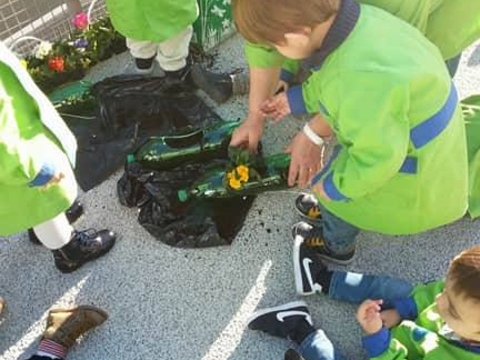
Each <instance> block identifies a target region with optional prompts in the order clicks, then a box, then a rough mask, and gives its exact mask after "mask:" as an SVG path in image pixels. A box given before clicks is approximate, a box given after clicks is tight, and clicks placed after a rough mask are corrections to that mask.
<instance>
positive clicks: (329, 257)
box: [292, 221, 355, 265]
mask: <svg viewBox="0 0 480 360" xmlns="http://www.w3.org/2000/svg"><path fill="white" fill-rule="evenodd" d="M292 238H293V240H294V242H295V243H296V242H297V238H298V239H299V240H298V241H299V242H300V243H302V244H304V245H305V246H307V247H309V248H311V249H313V250H314V252H315V253H316V254H317V255H318V257H320V258H321V259H323V260H326V261H331V262H333V263H336V264H339V265H347V264H349V263H351V262H352V261H353V256H354V255H355V250H352V251H349V252H347V253H342V254H338V253H334V252H333V251H331V250H330V249H329V248H328V246H327V243H326V242H325V238H324V237H323V230H322V227H321V226H315V225H311V224H309V223H307V222H305V221H300V222H298V223H296V224H295V225H293V226H292ZM294 259H295V246H294Z"/></svg>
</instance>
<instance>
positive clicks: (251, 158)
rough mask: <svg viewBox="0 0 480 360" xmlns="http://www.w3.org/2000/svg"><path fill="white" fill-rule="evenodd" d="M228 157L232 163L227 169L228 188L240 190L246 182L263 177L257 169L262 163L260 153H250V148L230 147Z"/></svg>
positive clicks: (226, 180)
mask: <svg viewBox="0 0 480 360" xmlns="http://www.w3.org/2000/svg"><path fill="white" fill-rule="evenodd" d="M228 157H229V159H230V164H229V165H228V166H227V169H226V171H225V184H226V187H227V188H229V189H232V190H240V189H242V187H243V186H244V185H245V184H246V183H248V182H250V181H256V180H260V179H261V176H260V174H259V173H258V171H257V169H258V167H259V166H261V163H262V161H261V158H260V156H259V155H256V154H252V153H250V151H249V150H248V149H244V148H240V147H230V148H229V149H228Z"/></svg>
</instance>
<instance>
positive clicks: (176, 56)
mask: <svg viewBox="0 0 480 360" xmlns="http://www.w3.org/2000/svg"><path fill="white" fill-rule="evenodd" d="M192 34H193V27H192V26H191V25H190V26H188V27H187V28H186V29H185V30H183V31H181V32H179V33H178V34H177V35H175V36H173V37H171V38H170V39H168V40H165V41H163V42H161V43H155V42H151V41H140V40H135V39H127V47H128V48H129V49H130V54H132V56H133V57H134V58H138V59H150V58H152V57H154V56H155V54H157V61H158V63H159V64H160V67H161V68H162V70H165V71H177V70H180V69H182V68H184V67H185V65H187V56H188V48H189V45H190V40H191V39H192Z"/></svg>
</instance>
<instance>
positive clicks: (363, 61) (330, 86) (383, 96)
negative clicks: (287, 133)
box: [232, 0, 468, 264]
mask: <svg viewBox="0 0 480 360" xmlns="http://www.w3.org/2000/svg"><path fill="white" fill-rule="evenodd" d="M232 6H233V16H234V19H235V22H236V25H237V27H238V30H239V31H240V33H241V34H242V35H243V36H244V37H245V38H246V39H247V40H248V41H250V42H251V43H256V44H260V45H267V46H273V47H275V49H276V50H277V51H278V52H279V53H281V54H282V55H284V56H286V57H288V58H290V59H294V60H301V63H302V67H303V68H304V70H305V71H308V72H309V73H310V76H309V78H308V79H307V81H306V82H304V83H303V86H301V87H295V88H291V89H289V90H288V92H287V93H286V95H285V96H284V98H283V101H282V102H281V104H277V105H276V106H274V108H276V110H275V109H274V110H273V111H274V112H275V111H277V110H278V109H279V108H282V107H288V108H289V109H290V110H292V112H293V113H305V112H308V113H311V114H317V115H318V116H316V117H314V118H313V119H312V120H311V121H310V122H309V123H307V124H306V125H305V128H304V132H305V134H306V136H308V137H309V138H311V139H313V141H314V142H316V143H317V144H319V145H321V143H322V139H321V138H319V137H318V136H317V135H316V134H320V133H321V130H319V129H321V128H322V127H324V125H325V124H328V126H329V127H330V128H331V129H332V130H333V132H334V133H335V135H336V137H337V140H338V143H339V145H338V146H337V148H336V149H335V151H334V154H333V156H332V158H331V161H330V163H329V164H328V165H327V166H325V167H324V168H323V169H322V170H321V171H319V170H320V168H321V164H320V163H317V164H316V166H314V167H312V168H310V172H308V173H307V172H305V173H302V174H301V175H300V177H301V178H307V177H308V178H309V179H311V181H310V182H311V184H312V186H313V191H314V193H315V195H316V196H317V198H318V200H319V201H320V203H321V204H320V211H321V214H322V224H315V225H309V224H308V223H305V222H301V223H299V224H297V225H296V226H294V229H293V236H294V237H295V236H297V235H301V236H302V237H303V238H304V239H306V241H307V242H308V243H309V244H310V245H312V246H315V248H316V251H317V252H318V253H319V254H320V256H322V257H323V258H325V259H328V260H330V261H335V262H337V263H340V264H346V263H349V262H350V261H351V260H352V259H353V256H354V252H355V238H356V235H357V234H358V231H359V229H364V230H370V231H376V232H380V233H385V234H395V235H400V234H413V233H418V232H422V231H426V230H429V229H433V228H435V227H438V226H442V225H445V224H448V223H450V222H453V221H455V220H457V219H459V218H460V217H462V216H463V214H464V213H465V211H466V209H467V184H468V175H467V148H466V139H465V127H464V124H463V119H462V114H461V111H460V107H459V105H458V101H457V94H456V90H455V88H454V86H453V84H452V82H451V79H450V76H449V74H448V71H447V69H446V67H445V64H444V61H443V58H442V56H441V54H440V52H439V50H438V49H437V48H436V47H435V46H434V45H433V44H432V43H431V42H429V41H428V40H427V39H426V38H425V37H424V36H423V35H422V34H421V33H420V32H419V31H418V30H417V29H415V28H413V27H411V26H410V25H408V24H407V23H405V22H404V21H402V20H400V19H398V18H396V17H394V16H392V15H390V14H388V13H387V12H385V11H383V10H381V9H378V8H375V7H373V6H369V5H361V4H358V3H356V2H354V1H353V0H328V1H327V0H282V1H275V0H265V1H262V2H258V1H255V0H233V1H232ZM406 49H408V51H406ZM294 141H295V140H294Z"/></svg>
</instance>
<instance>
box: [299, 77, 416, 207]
mask: <svg viewBox="0 0 480 360" xmlns="http://www.w3.org/2000/svg"><path fill="white" fill-rule="evenodd" d="M337 78H340V79H341V78H343V79H348V81H347V80H342V81H341V82H340V83H339V84H337V85H335V86H333V89H331V90H330V93H329V94H321V93H320V92H318V93H317V95H316V96H309V95H307V96H306V104H307V106H306V108H307V110H309V111H311V110H313V109H315V108H317V109H318V108H319V103H321V99H322V98H326V99H328V100H327V101H326V102H325V103H323V104H320V106H321V107H322V108H324V109H325V111H327V112H329V114H328V115H327V116H326V118H327V119H328V118H329V119H330V121H331V122H332V123H333V124H332V125H333V129H334V131H335V133H336V135H337V139H338V142H339V144H340V145H341V146H342V150H341V151H340V152H339V155H338V157H337V158H336V159H335V160H334V161H333V163H332V167H331V168H330V171H328V172H327V173H326V174H325V176H324V177H323V186H324V189H325V192H326V194H327V195H328V196H329V198H331V199H332V200H336V201H340V200H347V199H355V198H359V197H363V196H366V195H368V194H370V193H373V192H375V191H376V190H377V189H379V188H380V187H381V186H382V185H383V184H385V183H386V182H387V181H389V180H390V179H391V178H392V177H393V176H395V175H396V174H397V173H398V171H399V169H400V168H401V166H402V164H403V162H404V161H405V157H406V155H407V151H408V146H409V142H410V137H409V136H410V126H409V121H408V106H409V90H408V85H407V84H404V83H403V82H401V81H399V80H398V79H392V76H391V74H390V75H388V76H386V75H385V74H382V73H372V72H368V73H367V72H365V73H359V72H355V73H353V74H344V75H342V74H340V75H338V77H337ZM337 82H338V81H337ZM309 83H313V81H311V82H309ZM352 84H355V86H353V85H352ZM322 90H323V91H324V92H329V91H328V89H322ZM310 92H311V91H310V90H308V89H304V94H305V93H306V94H309V93H310ZM332 99H333V100H332ZM317 111H318V110H317Z"/></svg>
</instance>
